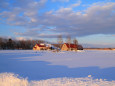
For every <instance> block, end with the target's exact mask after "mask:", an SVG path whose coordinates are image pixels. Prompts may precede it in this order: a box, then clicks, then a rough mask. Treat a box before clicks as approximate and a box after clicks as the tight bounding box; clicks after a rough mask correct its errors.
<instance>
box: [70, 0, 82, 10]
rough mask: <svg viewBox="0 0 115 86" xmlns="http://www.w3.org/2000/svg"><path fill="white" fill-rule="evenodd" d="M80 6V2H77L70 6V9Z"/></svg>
mask: <svg viewBox="0 0 115 86" xmlns="http://www.w3.org/2000/svg"><path fill="white" fill-rule="evenodd" d="M80 4H81V0H78V1H77V2H76V3H75V4H72V5H70V8H74V7H77V6H80Z"/></svg>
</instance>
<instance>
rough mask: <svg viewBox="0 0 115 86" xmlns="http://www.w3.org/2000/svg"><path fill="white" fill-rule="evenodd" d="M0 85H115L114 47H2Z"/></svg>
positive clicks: (0, 52)
mask: <svg viewBox="0 0 115 86" xmlns="http://www.w3.org/2000/svg"><path fill="white" fill-rule="evenodd" d="M16 74H18V75H19V76H18V75H16ZM88 75H92V77H90V76H89V77H87V76H88ZM20 77H23V78H20ZM0 86H115V51H104V50H97V51H96V50H92V51H90V50H89V51H88V50H86V51H78V52H51V51H33V50H1V51H0Z"/></svg>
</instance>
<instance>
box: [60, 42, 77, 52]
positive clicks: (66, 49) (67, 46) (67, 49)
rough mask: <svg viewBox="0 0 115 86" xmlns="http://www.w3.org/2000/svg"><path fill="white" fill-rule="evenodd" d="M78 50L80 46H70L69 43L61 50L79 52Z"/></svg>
mask: <svg viewBox="0 0 115 86" xmlns="http://www.w3.org/2000/svg"><path fill="white" fill-rule="evenodd" d="M77 48H78V45H76V44H68V43H64V44H63V45H62V48H61V50H62V51H69V50H70V51H71V50H77Z"/></svg>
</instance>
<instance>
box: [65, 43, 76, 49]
mask: <svg viewBox="0 0 115 86" xmlns="http://www.w3.org/2000/svg"><path fill="white" fill-rule="evenodd" d="M65 44H66V46H67V47H68V48H77V45H76V44H68V43H65Z"/></svg>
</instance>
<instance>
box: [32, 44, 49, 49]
mask: <svg viewBox="0 0 115 86" xmlns="http://www.w3.org/2000/svg"><path fill="white" fill-rule="evenodd" d="M33 50H47V47H46V45H45V44H36V45H35V46H34V47H33Z"/></svg>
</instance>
